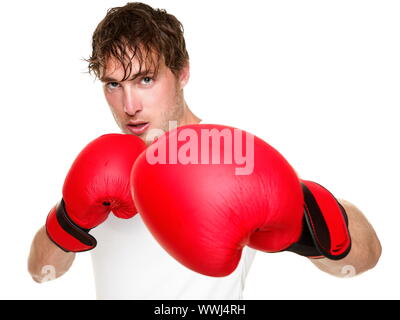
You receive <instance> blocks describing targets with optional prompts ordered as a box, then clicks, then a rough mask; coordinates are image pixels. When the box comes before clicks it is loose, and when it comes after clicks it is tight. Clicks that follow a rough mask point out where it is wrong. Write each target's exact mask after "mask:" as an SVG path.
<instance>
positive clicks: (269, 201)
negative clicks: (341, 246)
mask: <svg viewBox="0 0 400 320" xmlns="http://www.w3.org/2000/svg"><path fill="white" fill-rule="evenodd" d="M304 185H305V186H310V185H311V182H310V183H308V182H303V183H302V182H301V181H300V180H299V178H298V176H297V175H296V173H295V171H294V170H293V168H292V167H291V166H290V164H289V163H288V162H287V161H286V160H285V158H284V157H283V156H282V155H281V154H280V153H279V152H277V151H276V150H275V149H274V148H273V147H271V146H270V145H269V144H267V143H266V142H264V141H263V140H261V139H259V138H258V137H256V136H254V135H252V134H250V133H247V132H245V131H242V130H239V129H235V128H231V127H226V126H220V125H190V126H183V127H179V128H177V129H175V130H172V131H170V132H167V133H166V134H165V135H163V136H161V137H160V138H159V139H158V140H157V141H155V142H154V143H153V144H152V145H150V146H149V147H148V149H147V150H146V152H144V153H142V154H141V155H140V156H139V158H138V159H137V161H136V162H135V165H134V166H133V168H132V172H131V188H132V195H133V197H134V200H135V203H136V206H137V208H138V210H139V212H140V214H141V216H142V218H143V221H144V222H145V224H146V225H147V227H148V229H149V230H150V231H151V233H152V234H153V236H154V237H155V238H156V240H157V241H158V242H159V243H160V244H161V246H162V247H164V249H165V250H166V251H167V252H168V253H169V254H170V255H171V256H172V257H174V258H175V259H176V260H177V261H179V262H180V263H182V264H183V265H185V266H186V267H188V268H189V269H192V270H194V271H196V272H199V273H202V274H204V275H208V276H216V277H218V276H226V275H228V274H230V273H231V272H232V271H233V270H235V268H236V267H237V265H238V262H239V260H240V257H241V252H242V249H243V247H244V246H245V245H248V246H250V247H252V248H255V249H258V250H262V251H265V252H279V251H283V250H290V251H293V252H296V253H299V254H303V255H308V254H311V256H313V257H318V256H319V255H322V254H323V253H321V252H320V251H319V250H318V248H316V247H313V248H312V250H311V248H310V247H311V243H310V242H309V241H308V240H310V239H311V241H314V240H315V239H317V236H320V235H321V234H320V233H318V232H314V233H311V232H310V230H309V227H308V225H307V223H308V222H310V224H311V225H312V223H313V222H316V221H317V220H318V218H321V216H319V217H318V218H317V219H311V218H310V219H306V218H305V214H306V210H309V211H313V209H314V208H311V209H309V208H308V207H307V206H306V204H305V200H304V199H305V198H304V196H303V193H304V192H305V191H304V189H303V186H304ZM313 187H314V185H312V188H313ZM321 193H323V192H321ZM324 195H325V196H326V194H324ZM320 198H323V197H322V196H320ZM314 200H315V199H314ZM320 202H321V205H324V203H323V201H322V200H320ZM313 212H314V211H313ZM336 213H337V212H336ZM310 216H312V217H314V215H310ZM341 217H342V218H341V219H343V215H341ZM322 218H324V215H322ZM337 220H340V219H337ZM329 226H331V224H329ZM315 230H316V229H314V231H315ZM318 230H319V231H320V229H318ZM321 232H322V231H321ZM313 236H314V237H313ZM317 240H318V239H317ZM328 242H329V241H328ZM326 243H327V242H324V244H326ZM328 244H329V243H328ZM335 244H336V243H335ZM326 249H327V250H329V248H326ZM335 249H337V248H335ZM344 251H346V249H345V250H344ZM316 252H317V254H315V253H316Z"/></svg>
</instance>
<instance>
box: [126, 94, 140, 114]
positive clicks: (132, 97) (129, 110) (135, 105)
mask: <svg viewBox="0 0 400 320" xmlns="http://www.w3.org/2000/svg"><path fill="white" fill-rule="evenodd" d="M140 110H142V105H141V102H140V99H139V96H138V94H137V93H135V91H134V90H132V89H126V90H125V92H124V112H125V113H126V114H128V115H130V116H134V115H135V113H136V112H138V111H140Z"/></svg>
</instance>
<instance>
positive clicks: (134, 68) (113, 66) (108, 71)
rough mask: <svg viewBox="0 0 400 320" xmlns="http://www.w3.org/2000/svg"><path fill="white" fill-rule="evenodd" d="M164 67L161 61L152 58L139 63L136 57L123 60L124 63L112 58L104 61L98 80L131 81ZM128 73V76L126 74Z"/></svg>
mask: <svg viewBox="0 0 400 320" xmlns="http://www.w3.org/2000/svg"><path fill="white" fill-rule="evenodd" d="M163 67H164V63H163V61H162V59H159V60H158V59H157V58H156V57H154V56H152V57H149V58H147V59H144V60H143V61H141V60H140V59H139V57H137V56H136V55H135V56H133V58H131V59H130V61H129V60H128V59H125V61H124V63H122V61H121V60H120V59H118V58H116V57H114V56H111V57H109V58H107V59H106V61H105V64H104V68H103V70H102V72H101V77H100V80H102V81H104V80H107V79H108V80H110V79H112V80H117V81H121V80H122V79H132V78H136V77H138V76H141V75H146V74H149V73H154V72H156V71H159V70H160V69H162V68H163ZM128 73H129V74H128Z"/></svg>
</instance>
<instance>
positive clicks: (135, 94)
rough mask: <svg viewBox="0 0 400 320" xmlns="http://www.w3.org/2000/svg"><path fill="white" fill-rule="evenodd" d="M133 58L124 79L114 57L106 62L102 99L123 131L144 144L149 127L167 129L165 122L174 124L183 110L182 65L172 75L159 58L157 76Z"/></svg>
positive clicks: (184, 78)
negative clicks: (103, 95) (134, 136)
mask: <svg viewBox="0 0 400 320" xmlns="http://www.w3.org/2000/svg"><path fill="white" fill-rule="evenodd" d="M138 72H139V62H138V60H137V58H133V60H132V72H131V74H130V75H129V77H128V78H127V79H128V80H125V81H121V80H122V79H123V78H124V68H123V66H122V65H121V64H120V63H119V62H118V60H116V59H115V58H110V59H109V60H108V61H107V65H106V68H105V70H104V72H103V76H102V77H101V81H102V82H103V90H104V94H105V97H106V100H107V102H108V104H109V106H110V108H111V111H112V113H113V116H114V118H115V121H116V122H117V124H118V126H119V127H120V128H121V130H122V131H123V132H124V133H127V134H134V135H136V136H138V137H140V138H141V139H142V140H144V141H145V142H147V143H150V142H151V141H146V135H147V133H149V131H150V130H152V129H161V130H163V131H164V132H166V131H168V129H169V121H177V122H178V125H179V123H180V121H181V120H182V118H183V117H184V113H185V102H184V98H183V87H184V86H185V84H186V83H187V81H188V78H189V70H188V67H187V68H185V69H184V70H183V71H182V72H181V73H180V75H179V76H178V77H177V76H175V75H174V74H173V73H172V71H171V70H170V69H169V68H168V67H166V66H165V64H164V62H163V61H162V60H161V61H160V65H159V69H158V73H157V75H155V74H154V72H153V70H151V69H149V70H147V69H146V68H143V67H142V72H141V74H139V73H138Z"/></svg>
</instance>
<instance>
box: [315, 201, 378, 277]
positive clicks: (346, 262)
mask: <svg viewBox="0 0 400 320" xmlns="http://www.w3.org/2000/svg"><path fill="white" fill-rule="evenodd" d="M338 201H339V202H340V204H341V205H342V206H343V207H344V209H345V210H346V213H347V217H348V221H349V232H350V236H351V241H352V245H351V250H350V252H349V254H348V255H347V256H346V257H345V258H343V259H341V260H337V261H335V260H329V259H327V258H322V259H310V261H311V262H312V263H313V264H314V265H316V266H317V267H318V268H319V269H320V270H322V271H324V272H327V273H329V274H331V275H334V276H337V277H349V276H354V275H357V274H360V273H362V272H365V271H367V270H369V269H372V268H373V267H374V266H375V265H376V264H377V263H378V260H379V258H380V256H381V252H382V248H381V244H380V241H379V239H378V236H377V235H376V233H375V230H374V229H373V227H372V226H371V224H370V223H369V222H368V220H367V219H366V217H365V216H364V215H363V213H362V212H361V211H360V210H359V209H358V208H357V207H356V206H355V205H353V204H352V203H350V202H348V201H346V200H339V199H338Z"/></svg>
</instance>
